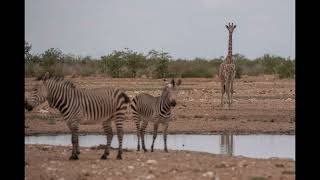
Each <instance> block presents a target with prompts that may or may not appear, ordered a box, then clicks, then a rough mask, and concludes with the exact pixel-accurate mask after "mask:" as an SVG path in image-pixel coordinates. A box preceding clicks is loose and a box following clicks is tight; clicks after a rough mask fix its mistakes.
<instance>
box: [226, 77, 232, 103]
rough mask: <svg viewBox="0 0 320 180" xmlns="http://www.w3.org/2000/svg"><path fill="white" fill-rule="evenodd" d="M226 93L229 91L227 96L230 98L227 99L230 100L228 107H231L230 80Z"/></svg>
mask: <svg viewBox="0 0 320 180" xmlns="http://www.w3.org/2000/svg"><path fill="white" fill-rule="evenodd" d="M226 93H227V98H228V100H227V102H228V108H229V109H230V106H231V99H230V98H231V97H230V96H231V88H230V82H229V84H228V85H227V88H226Z"/></svg>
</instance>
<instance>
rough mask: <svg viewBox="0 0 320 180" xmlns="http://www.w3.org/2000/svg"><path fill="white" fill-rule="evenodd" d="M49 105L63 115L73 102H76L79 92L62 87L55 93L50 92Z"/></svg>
mask: <svg viewBox="0 0 320 180" xmlns="http://www.w3.org/2000/svg"><path fill="white" fill-rule="evenodd" d="M49 94H50V95H49V97H48V103H49V105H50V107H53V108H57V109H58V110H59V111H60V112H61V113H62V114H64V112H65V111H66V110H67V109H68V106H70V105H71V103H70V102H71V101H75V99H76V94H77V90H76V89H72V88H68V87H63V86H60V87H58V88H57V89H55V91H49Z"/></svg>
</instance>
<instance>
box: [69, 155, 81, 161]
mask: <svg viewBox="0 0 320 180" xmlns="http://www.w3.org/2000/svg"><path fill="white" fill-rule="evenodd" d="M78 159H79V158H78V155H77V154H72V155H71V156H70V158H69V160H78Z"/></svg>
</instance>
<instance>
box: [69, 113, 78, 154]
mask: <svg viewBox="0 0 320 180" xmlns="http://www.w3.org/2000/svg"><path fill="white" fill-rule="evenodd" d="M67 125H68V127H69V129H70V131H71V142H72V153H71V156H70V158H69V160H77V159H79V158H78V153H77V152H80V151H79V123H78V121H77V120H76V119H72V120H68V122H67Z"/></svg>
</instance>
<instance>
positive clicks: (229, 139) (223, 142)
mask: <svg viewBox="0 0 320 180" xmlns="http://www.w3.org/2000/svg"><path fill="white" fill-rule="evenodd" d="M220 148H221V149H220V150H221V154H227V155H233V135H232V134H231V135H229V134H223V135H220Z"/></svg>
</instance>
